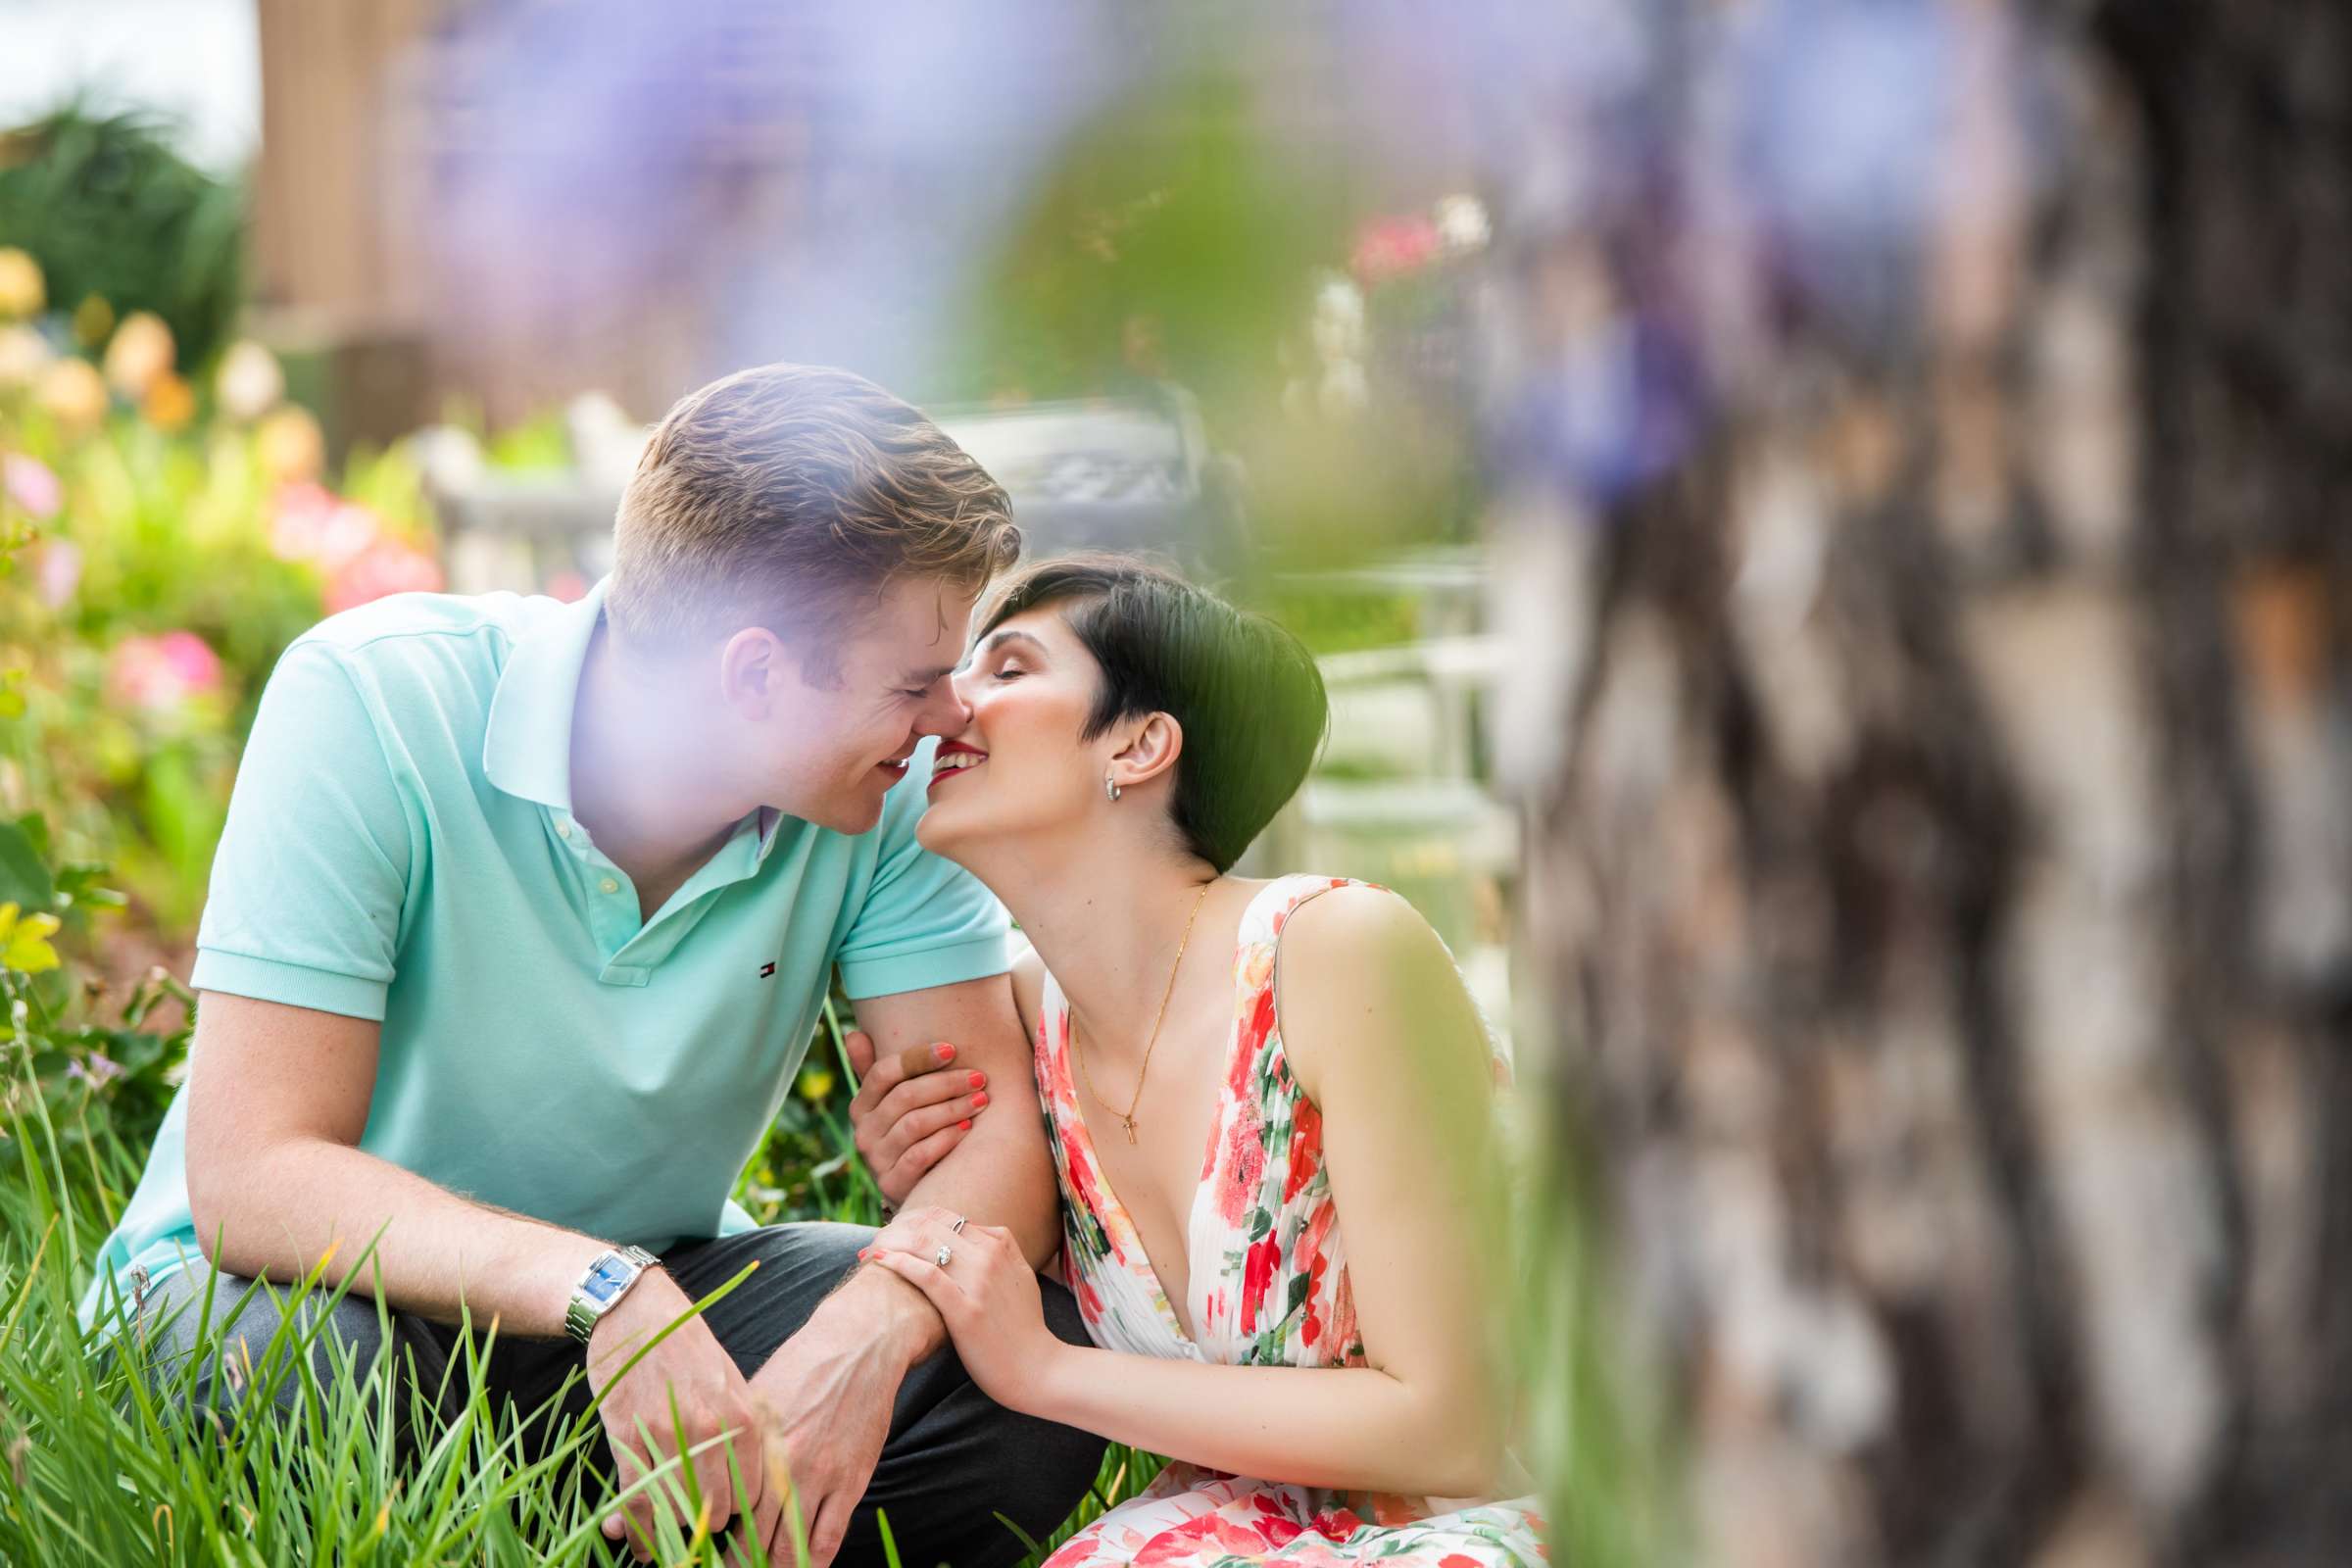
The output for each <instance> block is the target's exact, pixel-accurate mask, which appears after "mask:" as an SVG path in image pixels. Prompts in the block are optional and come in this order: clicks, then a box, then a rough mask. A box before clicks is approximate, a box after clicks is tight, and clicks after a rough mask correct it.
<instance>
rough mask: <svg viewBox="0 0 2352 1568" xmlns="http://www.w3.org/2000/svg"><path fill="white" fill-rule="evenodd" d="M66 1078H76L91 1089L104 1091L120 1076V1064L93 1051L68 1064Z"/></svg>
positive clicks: (121, 1067) (121, 1073) (121, 1070)
mask: <svg viewBox="0 0 2352 1568" xmlns="http://www.w3.org/2000/svg"><path fill="white" fill-rule="evenodd" d="M66 1076H67V1077H69V1078H78V1079H80V1080H81V1081H82V1082H84V1083H86V1084H88V1085H89V1086H90V1087H91V1088H92V1089H104V1088H105V1087H106V1086H107V1085H108V1084H111V1083H113V1082H114V1081H115V1080H116V1079H118V1078H120V1077H122V1076H123V1064H122V1063H121V1062H119V1061H117V1060H115V1059H114V1058H113V1057H112V1056H109V1055H107V1054H105V1053H103V1052H98V1051H93V1052H91V1053H90V1054H88V1055H87V1056H85V1057H83V1058H82V1059H81V1060H80V1061H76V1062H73V1063H71V1064H69V1065H68V1066H67V1068H66Z"/></svg>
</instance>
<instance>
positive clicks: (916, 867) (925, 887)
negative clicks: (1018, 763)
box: [835, 742, 1012, 1002]
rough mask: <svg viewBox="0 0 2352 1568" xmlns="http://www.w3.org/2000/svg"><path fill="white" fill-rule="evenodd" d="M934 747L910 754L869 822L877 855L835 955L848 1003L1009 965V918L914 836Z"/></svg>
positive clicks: (966, 875)
mask: <svg viewBox="0 0 2352 1568" xmlns="http://www.w3.org/2000/svg"><path fill="white" fill-rule="evenodd" d="M935 750H936V743H932V742H926V743H925V744H924V746H923V747H922V748H921V749H920V750H918V751H917V752H916V753H915V756H914V758H913V759H912V760H911V762H910V763H909V765H908V767H907V776H906V777H905V778H903V779H901V780H900V781H899V782H898V783H897V784H895V785H893V786H892V787H891V791H890V795H889V797H888V799H886V800H885V801H884V803H883V806H882V821H881V823H880V824H879V825H878V826H877V827H876V828H875V829H874V832H875V834H876V835H877V837H878V838H879V840H880V856H879V859H878V861H877V863H876V865H875V868H874V876H873V880H872V881H871V882H870V883H868V884H867V886H866V890H865V898H864V901H863V902H862V903H861V904H860V905H859V906H858V912H857V914H856V916H855V917H853V919H852V920H851V922H850V928H849V932H848V934H847V935H846V936H845V937H844V938H843V939H842V944H841V948H840V951H839V952H838V953H837V954H836V955H835V956H836V958H837V959H838V960H839V962H840V964H841V985H842V989H843V990H844V991H847V992H848V993H849V995H850V1000H852V1001H853V1002H858V1001H863V1000H864V999H865V998H867V997H887V996H894V995H896V994H897V993H899V992H902V991H924V990H928V989H929V988H931V987H932V986H946V985H954V984H956V982H957V981H960V980H981V979H985V978H987V977H988V976H989V975H992V974H1003V973H1004V972H1005V970H1006V969H1008V968H1010V967H1011V961H1010V959H1009V958H1008V957H1007V956H1006V953H1005V933H1006V932H1008V931H1010V930H1011V928H1012V922H1011V920H1010V919H1008V918H1007V917H1006V915H1005V907H1004V906H1003V905H1002V904H999V903H998V902H997V898H996V895H995V894H993V893H991V892H989V891H988V889H987V888H985V887H983V886H981V884H980V879H979V878H978V877H975V876H973V875H972V873H971V872H969V871H966V870H965V869H964V868H963V867H962V866H960V865H957V864H956V862H954V861H953V860H944V859H942V858H939V857H938V856H936V855H933V854H932V853H931V852H930V851H928V850H926V849H924V848H923V847H922V846H921V845H920V844H917V843H916V842H915V841H914V824H915V822H916V820H917V819H918V818H920V817H921V815H922V814H923V805H924V791H926V790H927V789H929V788H930V785H931V759H932V755H933V753H934V751H935Z"/></svg>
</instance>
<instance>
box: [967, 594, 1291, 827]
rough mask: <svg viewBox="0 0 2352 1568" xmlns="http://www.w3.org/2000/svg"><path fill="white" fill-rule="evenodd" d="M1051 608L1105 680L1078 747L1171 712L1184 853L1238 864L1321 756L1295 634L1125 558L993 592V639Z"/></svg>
mask: <svg viewBox="0 0 2352 1568" xmlns="http://www.w3.org/2000/svg"><path fill="white" fill-rule="evenodd" d="M1049 607H1051V608H1053V609H1055V610H1057V611H1059V612H1060V613H1061V618H1062V621H1063V622H1064V624H1066V625H1067V626H1068V627H1069V628H1070V631H1071V632H1072V633H1073V634H1074V635H1075V636H1076V637H1077V639H1078V641H1079V642H1080V643H1081V644H1083V645H1084V646H1085V648H1086V651H1087V652H1088V653H1089V654H1091V655H1093V656H1094V660H1095V662H1096V663H1097V664H1098V665H1100V666H1101V668H1102V671H1103V681H1102V687H1101V689H1100V690H1099V691H1098V692H1097V693H1096V696H1095V706H1094V711H1092V712H1091V713H1090V714H1088V716H1087V721H1086V726H1085V729H1084V731H1083V733H1082V735H1081V739H1083V740H1088V741H1092V740H1096V739H1099V738H1100V737H1101V736H1102V735H1103V732H1104V731H1105V730H1107V729H1109V728H1110V726H1111V725H1113V724H1116V723H1118V722H1120V721H1121V720H1123V719H1129V718H1141V717H1144V716H1146V715H1148V714H1151V713H1166V714H1168V715H1169V716H1170V717H1172V718H1174V719H1175V720H1176V722H1177V723H1178V724H1179V725H1181V726H1182V727H1183V730H1184V749H1183V751H1182V752H1181V753H1180V754H1179V755H1178V757H1177V759H1176V792H1175V797H1174V800H1173V803H1172V805H1171V807H1170V814H1171V815H1172V816H1173V818H1174V821H1175V825H1176V830H1177V832H1178V833H1179V834H1181V835H1182V837H1183V839H1184V844H1185V847H1186V848H1187V849H1188V850H1190V851H1191V852H1192V853H1193V854H1195V855H1197V856H1199V857H1200V858H1201V859H1203V860H1206V861H1207V862H1208V863H1209V864H1211V865H1213V866H1215V867H1216V868H1217V870H1218V871H1219V872H1223V871H1226V870H1229V869H1231V868H1232V866H1233V863H1234V861H1236V860H1238V859H1240V858H1241V856H1242V852H1243V851H1244V850H1246V849H1248V848H1249V847H1250V841H1251V840H1252V839H1254V838H1256V837H1257V835H1258V834H1259V833H1260V832H1261V831H1263V830H1264V828H1265V825H1266V824H1267V823H1268V822H1270V821H1272V820H1273V819H1274V813H1275V812H1276V811H1278V810H1280V809H1282V806H1283V803H1284V802H1285V801H1288V800H1289V799H1290V798H1291V796H1292V795H1293V794H1295V793H1297V791H1298V788H1299V781H1300V780H1301V779H1303V778H1305V777H1306V770H1307V768H1308V766H1309V765H1310V764H1312V762H1313V761H1314V759H1315V754H1316V752H1317V751H1318V750H1319V749H1320V748H1321V747H1322V744H1323V734H1324V729H1325V726H1326V724H1327V723H1328V721H1329V717H1330V704H1329V701H1328V699H1327V698H1326V697H1325V695H1324V691H1323V673H1322V671H1321V670H1320V669H1318V668H1317V667H1316V665H1315V661H1314V656H1313V655H1311V654H1309V653H1308V652H1307V651H1306V647H1305V645H1304V644H1302V643H1300V642H1299V639H1298V638H1297V637H1294V636H1293V635H1291V633H1290V632H1289V631H1287V630H1285V629H1284V628H1283V627H1281V626H1279V625H1277V624H1276V623H1275V622H1273V621H1271V620H1269V619H1267V618H1266V617H1265V616H1263V615H1259V614H1253V613H1250V612H1248V611H1244V610H1237V609H1235V608H1234V607H1233V606H1232V605H1229V604H1227V603H1226V602H1225V601H1224V600H1222V599H1220V598H1218V597H1217V596H1216V595H1215V594H1213V593H1210V592H1209V591H1208V590H1207V589H1205V588H1201V587H1199V586H1197V585H1195V584H1193V583H1190V582H1187V581H1185V580H1184V578H1182V577H1180V576H1178V575H1177V574H1176V573H1175V572H1173V571H1170V570H1167V569H1166V568H1164V567H1161V566H1157V565H1153V564H1151V563H1149V562H1144V561H1138V560H1135V559H1133V558H1131V557H1126V556H1113V555H1081V556H1066V557H1059V558H1056V559H1054V560H1051V561H1042V562H1039V563H1037V564H1035V565H1032V566H1028V567H1025V568H1023V569H1022V570H1020V571H1018V572H1016V573H1014V574H1013V575H1012V576H1011V577H1010V578H1008V579H1005V580H1004V581H1002V582H1000V583H999V584H998V586H997V587H996V589H995V590H994V591H993V592H992V593H991V595H990V597H989V599H988V600H987V608H986V609H985V610H984V611H983V612H982V614H981V617H980V633H979V635H980V636H982V637H985V636H986V635H987V634H988V633H990V632H992V631H994V630H995V629H996V628H997V627H998V626H1000V625H1002V624H1004V622H1005V621H1006V620H1008V619H1010V618H1011V617H1012V616H1014V615H1018V614H1021V613H1025V612H1027V611H1031V610H1041V609H1046V608H1049Z"/></svg>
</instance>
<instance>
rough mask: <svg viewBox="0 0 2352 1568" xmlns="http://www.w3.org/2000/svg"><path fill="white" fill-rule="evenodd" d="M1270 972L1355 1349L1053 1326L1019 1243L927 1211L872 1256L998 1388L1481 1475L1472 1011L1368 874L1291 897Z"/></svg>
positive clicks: (1266, 1457) (1379, 1485) (1246, 1439)
mask: <svg viewBox="0 0 2352 1568" xmlns="http://www.w3.org/2000/svg"><path fill="white" fill-rule="evenodd" d="M1280 972H1281V974H1282V977H1283V978H1282V992H1281V995H1280V997H1279V998H1278V1002H1279V1005H1280V1009H1281V1017H1282V1028H1283V1039H1284V1042H1285V1045H1286V1048H1287V1049H1288V1051H1289V1054H1290V1058H1291V1067H1292V1071H1293V1073H1294V1074H1295V1075H1297V1076H1298V1077H1299V1083H1300V1087H1301V1088H1302V1089H1303V1090H1305V1091H1307V1093H1308V1094H1309V1096H1310V1098H1312V1099H1314V1100H1315V1101H1316V1102H1317V1103H1319V1105H1320V1107H1321V1109H1322V1113H1323V1144H1324V1157H1325V1160H1326V1163H1327V1166H1328V1168H1329V1171H1330V1178H1331V1183H1332V1189H1333V1194H1334V1197H1335V1199H1336V1200H1337V1201H1338V1204H1339V1210H1340V1215H1341V1224H1342V1226H1343V1228H1344V1231H1345V1234H1346V1236H1347V1240H1348V1274H1349V1279H1350V1282H1351V1284H1352V1287H1353V1296H1354V1301H1355V1308H1356V1313H1357V1320H1358V1323H1359V1325H1360V1328H1361V1331H1362V1335H1363V1340H1364V1346H1365V1351H1366V1355H1367V1359H1368V1360H1369V1362H1370V1364H1369V1365H1368V1366H1365V1367H1361V1368H1285V1367H1232V1366H1207V1365H1201V1364H1199V1363H1195V1362H1188V1361H1172V1360H1158V1359H1154V1358H1152V1357H1146V1356H1134V1355H1121V1354H1115V1353H1113V1352H1111V1351H1106V1350H1099V1349H1091V1348H1080V1347H1072V1346H1065V1345H1062V1344H1061V1343H1060V1342H1059V1341H1056V1340H1054V1339H1053V1338H1052V1337H1051V1336H1050V1335H1046V1334H1043V1333H1042V1332H1038V1331H1042V1329H1043V1324H1042V1322H1040V1321H1039V1320H1038V1317H1037V1310H1036V1307H1035V1306H1034V1304H1033V1302H1026V1301H1023V1300H1021V1299H1019V1298H1020V1296H1021V1295H1022V1294H1024V1290H1025V1291H1026V1293H1027V1294H1030V1295H1032V1296H1033V1295H1034V1290H1035V1286H1034V1282H1031V1283H1029V1284H1028V1285H1027V1286H1026V1287H1025V1288H1024V1286H1023V1284H1022V1283H1021V1281H1019V1280H1018V1279H1016V1278H1014V1277H1013V1276H1014V1275H1015V1274H1016V1273H1018V1272H1024V1271H1017V1270H1014V1269H1012V1268H1010V1267H1008V1266H1005V1265H1006V1264H1007V1263H1009V1261H1011V1260H1013V1259H1015V1258H1017V1251H1016V1250H1015V1249H1013V1248H1011V1247H1009V1246H1008V1245H1005V1244H1003V1243H1000V1242H997V1241H996V1240H994V1239H993V1238H986V1237H982V1238H979V1239H978V1240H977V1245H974V1244H973V1238H972V1237H971V1236H970V1233H969V1232H967V1233H966V1235H965V1236H964V1237H954V1236H947V1235H945V1234H941V1235H937V1236H934V1235H932V1234H931V1229H932V1228H934V1227H937V1226H939V1225H940V1224H941V1223H942V1221H941V1219H940V1218H939V1217H938V1216H935V1215H923V1216H910V1218H913V1219H914V1221H915V1224H914V1231H915V1239H914V1240H913V1241H912V1244H911V1245H910V1246H909V1248H908V1249H907V1250H905V1251H894V1252H891V1253H889V1254H886V1257H887V1261H889V1262H890V1264H891V1265H892V1266H893V1267H894V1269H896V1271H898V1272H900V1273H901V1274H903V1275H905V1276H906V1277H907V1278H908V1279H910V1280H913V1281H914V1282H915V1283H916V1284H918V1285H921V1286H923V1288H924V1289H925V1291H926V1294H930V1295H932V1296H933V1299H934V1300H935V1302H940V1303H941V1311H942V1315H943V1316H944V1317H945V1318H946V1319H947V1321H948V1326H949V1329H950V1331H951V1332H952V1333H953V1334H954V1335H955V1336H956V1348H957V1350H958V1351H959V1352H960V1353H961V1355H962V1357H963V1360H964V1362H965V1365H966V1367H967V1368H968V1369H970V1370H971V1372H972V1375H973V1377H974V1378H975V1379H976V1380H977V1381H978V1382H979V1383H980V1384H981V1386H982V1388H983V1389H984V1390H986V1391H987V1392H988V1393H989V1394H990V1395H991V1396H992V1397H995V1398H996V1399H998V1400H999V1401H1000V1402H1002V1403H1005V1404H1007V1405H1010V1406H1012V1407H1014V1408H1018V1409H1022V1410H1025V1411H1027V1412H1028V1413H1031V1414H1035V1415H1040V1416H1044V1417H1046V1418H1048V1419H1051V1420H1054V1421H1060V1422H1063V1423H1065V1424H1067V1425H1071V1426H1077V1427H1082V1428H1084V1429H1086V1430H1087V1431H1090V1432H1097V1433H1101V1434H1103V1436H1105V1437H1108V1438H1111V1439H1113V1440H1115V1441H1118V1442H1122V1443H1128V1444H1132V1445H1134V1446H1138V1447H1144V1448H1150V1449H1152V1450H1155V1451H1157V1452H1160V1453H1165V1454H1169V1455H1171V1456H1172V1457H1175V1458H1180V1459H1188V1460H1191V1461H1193V1462H1194V1463H1196V1464H1202V1465H1207V1466H1209V1467H1211V1468H1214V1469H1218V1470H1227V1471H1232V1472H1234V1473H1237V1474H1241V1475H1249V1476H1256V1477H1260V1478H1263V1479H1266V1480H1271V1481H1287V1482H1295V1483H1299V1484H1301V1485H1307V1486H1320V1487H1335V1488H1346V1489H1351V1490H1352V1489H1361V1490H1368V1491H1375V1492H1398V1493H1407V1494H1428V1495H1439V1496H1462V1495H1479V1494H1484V1493H1487V1492H1489V1491H1491V1490H1492V1489H1493V1487H1494V1485H1495V1476H1496V1472H1497V1470H1498V1468H1499V1461H1500V1458H1501V1453H1502V1401H1501V1399H1500V1397H1499V1394H1498V1390H1497V1385H1496V1380H1495V1376H1494V1371H1493V1368H1494V1364H1495V1357H1494V1356H1493V1355H1492V1354H1491V1353H1490V1346H1491V1343H1492V1341H1491V1337H1490V1334H1489V1332H1488V1330H1489V1325H1488V1321H1487V1306H1488V1303H1489V1302H1491V1301H1492V1300H1494V1299H1495V1292H1494V1291H1492V1290H1490V1289H1488V1288H1487V1287H1486V1283H1485V1282H1486V1281H1487V1279H1488V1278H1489V1277H1490V1276H1491V1275H1495V1276H1498V1274H1499V1271H1498V1270H1495V1268H1494V1266H1493V1264H1494V1256H1495V1239H1496V1238H1498V1237H1499V1234H1500V1227H1499V1226H1497V1225H1495V1223H1494V1220H1495V1215H1494V1213H1493V1210H1494V1208H1495V1204H1496V1201H1497V1197H1496V1195H1497V1192H1498V1188H1497V1187H1496V1186H1495V1184H1494V1183H1493V1180H1492V1177H1491V1174H1490V1161H1491V1158H1492V1142H1491V1133H1490V1126H1491V1116H1492V1105H1491V1096H1492V1087H1491V1086H1492V1081H1493V1080H1492V1077H1491V1074H1490V1068H1489V1065H1488V1059H1487V1046H1486V1039H1485V1034H1484V1031H1483V1029H1482V1028H1481V1026H1480V1024H1479V1021H1478V1016H1477V1011H1476V1009H1475V1008H1474V1007H1473V1006H1472V1005H1471V1004H1470V1000H1469V997H1468V995H1467V993H1465V992H1464V990H1463V988H1462V983H1461V977H1460V975H1459V974H1458V973H1457V972H1456V971H1455V970H1454V967H1453V964H1452V961H1451V960H1450V959H1449V958H1448V957H1447V956H1446V951H1445V949H1444V947H1443V945H1441V944H1440V943H1439V941H1438V939H1437V937H1436V935H1435V934H1434V933H1433V932H1431V931H1430V929H1429V927H1428V926H1427V924H1426V923H1424V922H1423V921H1422V920H1421V918H1420V916H1419V915H1417V914H1416V913H1414V912H1413V910H1412V908H1411V907H1410V906H1408V905H1406V904H1405V903H1404V902H1403V901H1402V900H1400V899H1397V898H1396V897H1395V896H1393V895H1390V894H1386V893H1381V892H1377V891H1375V890H1372V889H1365V888H1344V889H1338V890H1335V891H1334V892H1332V893H1328V894H1325V895H1323V896H1322V897H1321V898H1318V899H1316V900H1313V901H1312V902H1310V903H1308V904H1306V905H1303V906H1301V907H1299V911H1298V912H1297V913H1296V914H1295V915H1294V916H1293V917H1292V919H1291V921H1290V923H1289V925H1288V926H1287V927H1286V929H1285V931H1284V936H1283V951H1282V963H1281V971H1280ZM978 1229H979V1228H978V1227H971V1230H973V1231H976V1230H978ZM942 1242H946V1243H948V1244H950V1245H953V1246H955V1247H956V1250H957V1254H958V1256H957V1260H956V1263H955V1265H954V1268H953V1271H952V1272H953V1277H952V1278H951V1276H950V1274H946V1273H942V1272H941V1271H939V1270H937V1269H934V1268H932V1267H931V1265H930V1264H929V1263H928V1262H927V1261H925V1257H926V1256H927V1255H928V1254H929V1253H930V1252H931V1251H932V1250H934V1249H935V1248H936V1247H937V1246H938V1245H940V1243H942ZM910 1254H911V1255H910ZM967 1258H968V1259H969V1260H968V1261H966V1259H967ZM1007 1324H1019V1325H1021V1328H1020V1329H1019V1330H1017V1331H1013V1332H1011V1333H1007V1331H1006V1329H1005V1325H1007ZM1031 1325H1035V1330H1032V1329H1031V1327H1030V1326H1031Z"/></svg>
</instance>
